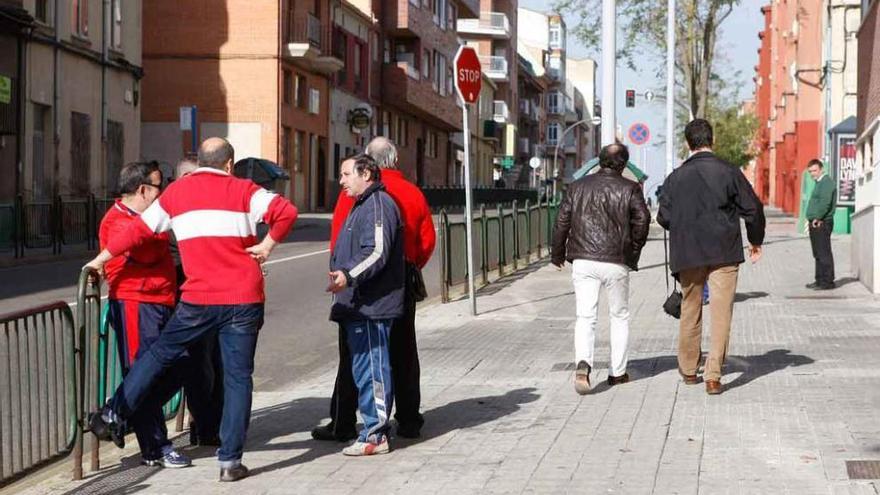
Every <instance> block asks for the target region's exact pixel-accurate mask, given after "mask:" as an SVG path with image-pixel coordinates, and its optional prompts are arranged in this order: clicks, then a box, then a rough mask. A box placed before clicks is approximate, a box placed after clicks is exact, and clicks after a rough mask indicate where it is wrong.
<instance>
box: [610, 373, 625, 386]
mask: <svg viewBox="0 0 880 495" xmlns="http://www.w3.org/2000/svg"><path fill="white" fill-rule="evenodd" d="M627 382H629V373H624V374H622V375H620V376H611V375H608V386H609V387H613V386H615V385H622V384H624V383H627Z"/></svg>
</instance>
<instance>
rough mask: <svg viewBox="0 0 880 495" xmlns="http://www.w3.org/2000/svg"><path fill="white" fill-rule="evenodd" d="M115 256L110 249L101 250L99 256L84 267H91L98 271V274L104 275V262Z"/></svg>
mask: <svg viewBox="0 0 880 495" xmlns="http://www.w3.org/2000/svg"><path fill="white" fill-rule="evenodd" d="M111 258H113V255H112V254H110V251H107V250H106V249H105V250H103V251H101V252H100V253H99V254H98V256H95V259H93V260H92V261H89V262H88V263H86V265H85V266H84V267H83V268H91V269H93V270H95V271H96V272H98V275H100V276H102V277H103V276H104V264H105V263H107V262H108V261H110V259H111Z"/></svg>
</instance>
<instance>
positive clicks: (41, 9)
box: [34, 0, 49, 24]
mask: <svg viewBox="0 0 880 495" xmlns="http://www.w3.org/2000/svg"><path fill="white" fill-rule="evenodd" d="M34 18H36V19H37V20H38V21H40V22H42V23H43V24H48V23H49V0H36V2H35V5H34Z"/></svg>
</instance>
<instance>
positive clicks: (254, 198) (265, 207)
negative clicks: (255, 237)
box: [248, 187, 278, 223]
mask: <svg viewBox="0 0 880 495" xmlns="http://www.w3.org/2000/svg"><path fill="white" fill-rule="evenodd" d="M276 196H278V195H277V194H275V193H271V192H269V191H267V190H265V189H263V188H262V187H258V188H257V190H256V191H254V193H253V194H251V200H250V204H249V206H248V216H249V217H250V219H251V221H252V222H254V223H260V222H263V221H264V220H263V216H264V215H266V212H267V211H269V204H270V203H272V200H273V199H275V197H276Z"/></svg>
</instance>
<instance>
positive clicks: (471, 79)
mask: <svg viewBox="0 0 880 495" xmlns="http://www.w3.org/2000/svg"><path fill="white" fill-rule="evenodd" d="M454 65H455V90H456V91H457V92H458V96H460V97H461V99H462V100H464V101H465V103H476V101H477V98H479V97H480V87H481V86H482V85H483V72H482V69H481V68H480V59H479V58H477V51H476V50H474V49H473V48H471V47H469V46H464V45H462V46H460V47H458V52H457V53H456V54H455V61H454Z"/></svg>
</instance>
